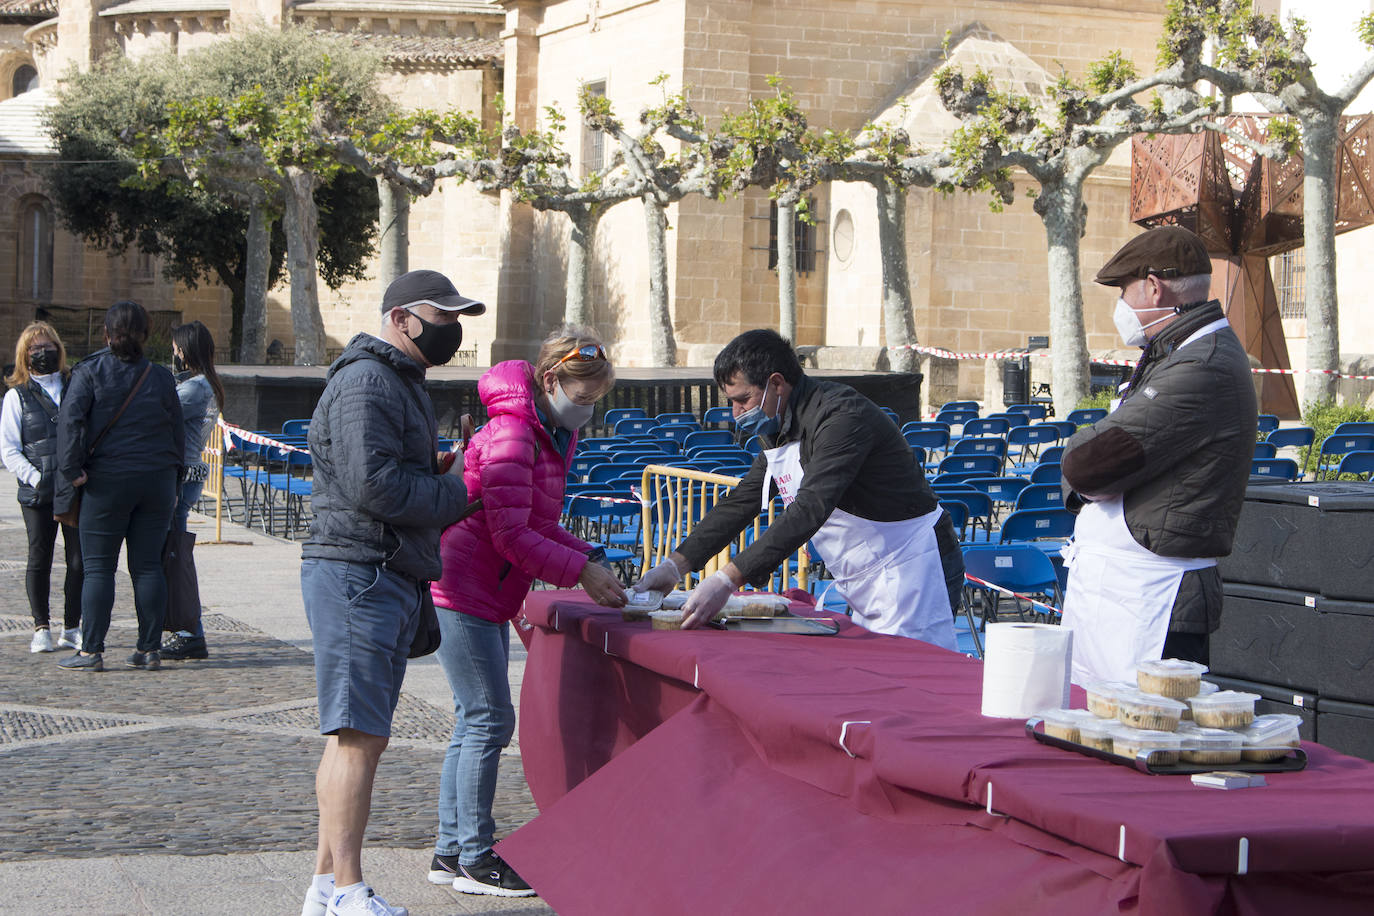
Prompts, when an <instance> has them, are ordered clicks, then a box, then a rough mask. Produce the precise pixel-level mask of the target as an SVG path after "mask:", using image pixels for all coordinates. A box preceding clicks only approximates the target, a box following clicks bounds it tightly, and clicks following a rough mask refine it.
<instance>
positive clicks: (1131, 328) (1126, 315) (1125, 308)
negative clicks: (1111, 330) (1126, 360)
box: [1112, 296, 1171, 347]
mask: <svg viewBox="0 0 1374 916" xmlns="http://www.w3.org/2000/svg"><path fill="white" fill-rule="evenodd" d="M1170 317H1171V316H1169V315H1164V316H1162V317H1160V318H1156V319H1155V320H1154V321H1151V322H1150V323H1149V324H1141V323H1140V316H1139V315H1137V314H1136V311H1135V309H1133V308H1131V307H1130V305H1129V304H1127V302H1126V300H1125V299H1123V298H1121V297H1120V296H1118V297H1117V299H1116V309H1115V311H1113V312H1112V323H1113V324H1115V325H1116V333H1118V334H1120V335H1121V339H1122V340H1124V341H1125V342H1126V346H1128V347H1144V346H1146V345H1147V344H1149V342H1150V338H1148V337H1146V336H1145V329H1146V328H1152V327H1154V326H1155V325H1157V324H1159V323H1160V322H1161V321H1167V320H1168V319H1169V318H1170Z"/></svg>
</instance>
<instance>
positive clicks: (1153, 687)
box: [1135, 658, 1207, 700]
mask: <svg viewBox="0 0 1374 916" xmlns="http://www.w3.org/2000/svg"><path fill="white" fill-rule="evenodd" d="M1206 673H1207V666H1206V665H1199V664H1198V663H1197V662H1185V661H1183V660H1181V659H1177V658H1164V659H1159V660H1157V661H1149V662H1141V663H1140V664H1139V665H1137V666H1136V669H1135V679H1136V684H1137V685H1139V687H1140V689H1141V690H1142V691H1144V692H1145V693H1152V694H1155V695H1156V696H1161V697H1173V698H1174V699H1176V700H1184V699H1187V698H1188V697H1192V696H1197V693H1198V691H1199V690H1201V689H1202V676H1203V675H1204V674H1206Z"/></svg>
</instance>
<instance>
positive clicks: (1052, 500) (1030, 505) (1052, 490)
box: [1015, 483, 1064, 511]
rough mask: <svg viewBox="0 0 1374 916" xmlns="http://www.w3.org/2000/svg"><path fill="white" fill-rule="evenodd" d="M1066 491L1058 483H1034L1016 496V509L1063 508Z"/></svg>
mask: <svg viewBox="0 0 1374 916" xmlns="http://www.w3.org/2000/svg"><path fill="white" fill-rule="evenodd" d="M1062 508H1064V491H1063V489H1062V488H1061V487H1060V486H1059V484H1057V483H1033V484H1031V485H1030V486H1028V487H1026V488H1025V489H1024V490H1022V491H1021V492H1020V494H1018V495H1017V497H1016V506H1015V509H1016V510H1017V511H1020V510H1022V509H1062Z"/></svg>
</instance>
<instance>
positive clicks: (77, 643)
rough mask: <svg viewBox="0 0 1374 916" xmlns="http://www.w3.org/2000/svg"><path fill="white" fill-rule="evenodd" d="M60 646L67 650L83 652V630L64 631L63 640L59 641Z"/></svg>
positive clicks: (75, 628) (74, 628)
mask: <svg viewBox="0 0 1374 916" xmlns="http://www.w3.org/2000/svg"><path fill="white" fill-rule="evenodd" d="M57 644H58V645H59V646H62V647H63V648H66V649H75V650H76V651H78V652H80V651H81V628H80V627H72V628H71V629H70V630H63V631H62V638H61V639H59V640H58V641H57Z"/></svg>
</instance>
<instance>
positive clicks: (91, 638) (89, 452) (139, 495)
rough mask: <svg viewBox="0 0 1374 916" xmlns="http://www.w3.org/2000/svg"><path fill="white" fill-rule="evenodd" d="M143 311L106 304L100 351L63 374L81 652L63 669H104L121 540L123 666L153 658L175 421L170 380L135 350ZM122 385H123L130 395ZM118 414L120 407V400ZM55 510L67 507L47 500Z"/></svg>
mask: <svg viewBox="0 0 1374 916" xmlns="http://www.w3.org/2000/svg"><path fill="white" fill-rule="evenodd" d="M147 339H148V313H147V312H145V311H144V310H143V307H142V306H140V305H139V304H138V303H136V302H130V301H128V300H125V301H121V302H116V303H115V304H114V305H112V306H110V310H109V311H108V312H106V313H105V343H106V344H107V346H106V348H105V349H103V350H98V351H96V352H95V353H93V354H92V355H91V356H90V357H88V358H87V359H85V360H83V361H82V362H81V363H79V364H78V365H77V366H76V368H75V369H74V370H73V371H72V380H71V384H70V385H69V386H68V389H67V395H66V397H65V398H63V400H62V410H61V414H60V416H59V419H58V441H57V458H58V471H59V472H60V473H61V474H62V475H63V477H65V478H66V480H68V481H70V483H71V484H72V486H73V487H75V488H77V489H79V491H80V493H81V509H80V527H79V531H80V533H81V554H82V557H83V559H84V565H85V572H86V575H85V582H84V583H83V587H82V591H81V651H79V652H77V653H76V654H75V655H73V656H71V657H70V658H68V659H65V660H64V661H62V662H60V663H59V664H60V665H61V667H63V668H68V669H85V670H92V671H100V670H103V668H104V662H103V659H102V655H103V653H104V651H105V635H106V633H107V632H108V631H109V628H110V613H111V611H112V610H113V609H114V573H115V563H116V561H117V560H118V558H119V548H120V545H121V544H125V546H126V550H127V553H128V567H129V575H130V577H131V578H132V579H133V583H134V607H135V610H136V612H137V614H138V646H137V649H136V651H135V652H134V653H133V654H132V655H130V656H129V661H128V664H129V666H130V667H132V668H148V669H154V668H157V667H159V666H160V665H161V660H160V659H159V657H158V646H159V643H160V641H161V636H162V620H163V617H164V615H165V614H166V611H167V580H166V578H165V576H164V575H163V573H162V545H163V543H164V542H165V541H166V539H167V529H168V528H169V527H170V526H171V522H172V510H173V509H174V508H176V502H177V479H178V475H179V473H180V471H181V461H182V445H183V443H182V436H183V426H182V417H181V402H180V401H179V400H178V399H177V390H176V382H175V380H173V378H172V373H171V372H169V371H168V370H167V369H166V368H165V367H163V366H155V365H152V364H151V363H150V362H149V361H148V359H147V358H146V357H145V356H144V355H143V345H144V343H145V342H146V341H147ZM130 392H133V394H132V397H130ZM126 401H127V407H125V408H124V412H123V413H122V414H120V413H119V411H120V408H121V407H122V406H124V405H125V403H126ZM54 508H55V510H56V511H57V512H58V513H61V512H63V511H64V510H65V509H66V508H67V507H66V506H63V505H58V504H57V503H54Z"/></svg>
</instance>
